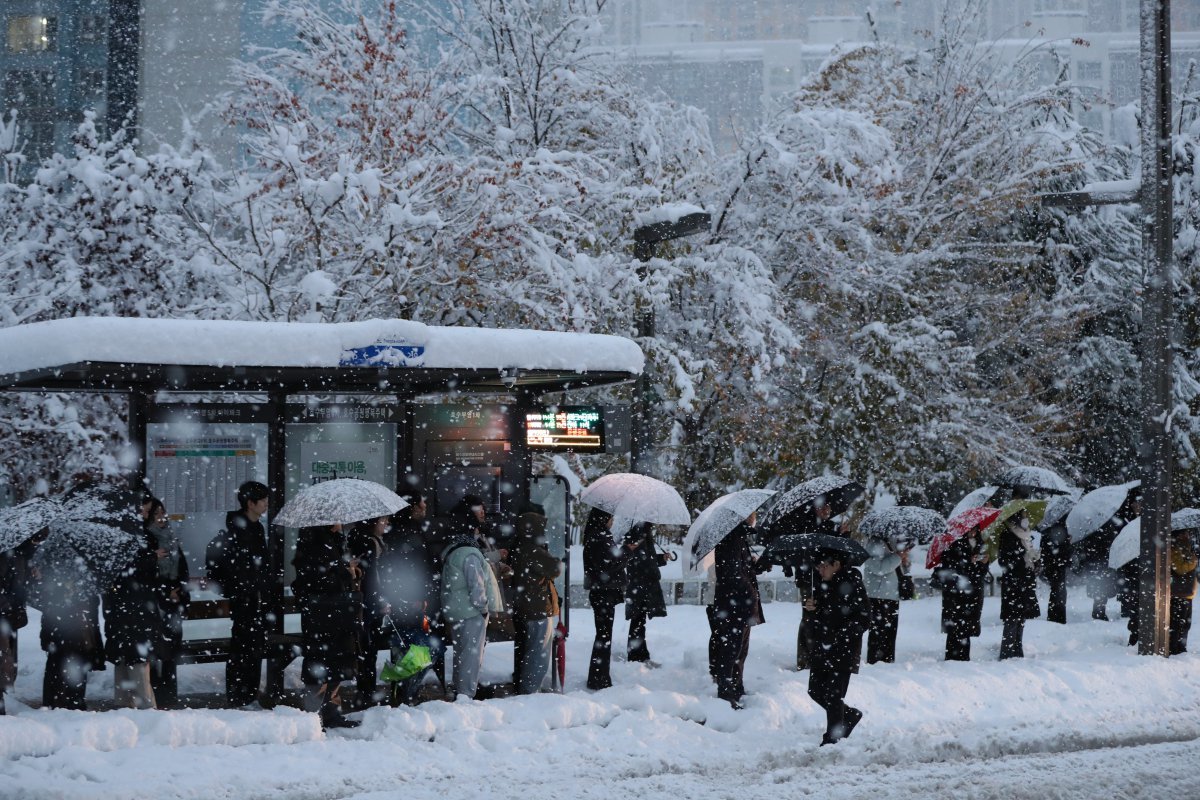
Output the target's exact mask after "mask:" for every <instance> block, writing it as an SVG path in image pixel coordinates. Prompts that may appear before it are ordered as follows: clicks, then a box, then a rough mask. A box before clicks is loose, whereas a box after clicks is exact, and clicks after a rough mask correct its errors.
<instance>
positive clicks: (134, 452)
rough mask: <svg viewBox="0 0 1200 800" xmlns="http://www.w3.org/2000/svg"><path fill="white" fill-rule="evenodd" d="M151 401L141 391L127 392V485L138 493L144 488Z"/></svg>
mask: <svg viewBox="0 0 1200 800" xmlns="http://www.w3.org/2000/svg"><path fill="white" fill-rule="evenodd" d="M153 402H154V401H153V400H152V399H151V397H150V395H148V394H146V393H145V392H143V391H140V390H138V389H134V390H133V391H131V392H129V413H128V416H127V418H126V420H125V423H126V426H127V430H128V434H127V435H128V438H129V454H130V463H129V486H130V488H131V489H133V490H134V491H135V492H138V493H139V494H140V493H141V492H143V491H144V490H145V489H146V425H147V424H148V423H149V421H150V407H151V406H152V405H153Z"/></svg>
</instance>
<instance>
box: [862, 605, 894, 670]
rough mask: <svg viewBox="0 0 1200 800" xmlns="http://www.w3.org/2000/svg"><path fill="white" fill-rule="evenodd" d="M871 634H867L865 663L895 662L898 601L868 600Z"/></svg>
mask: <svg viewBox="0 0 1200 800" xmlns="http://www.w3.org/2000/svg"><path fill="white" fill-rule="evenodd" d="M868 602H869V603H870V608H871V632H870V633H869V634H867V663H868V664H874V663H876V662H878V661H882V662H884V663H885V664H891V663H893V662H895V660H896V628H897V627H898V626H899V624H900V601H899V600H880V599H878V598H874V597H872V598H870V600H869V601H868Z"/></svg>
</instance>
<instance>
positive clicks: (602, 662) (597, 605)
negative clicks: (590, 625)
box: [587, 600, 617, 689]
mask: <svg viewBox="0 0 1200 800" xmlns="http://www.w3.org/2000/svg"><path fill="white" fill-rule="evenodd" d="M616 607H617V604H616V603H614V602H611V601H607V600H601V601H600V602H596V601H594V600H593V601H592V614H593V615H594V616H595V618H596V640H595V641H594V642H593V643H592V661H591V663H590V664H589V665H588V680H587V686H588V688H589V689H607V688H608V687H610V686H612V677H611V676H610V674H609V662H610V661H611V660H612V629H613V615H614V613H615V610H616Z"/></svg>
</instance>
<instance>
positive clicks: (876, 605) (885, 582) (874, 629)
mask: <svg viewBox="0 0 1200 800" xmlns="http://www.w3.org/2000/svg"><path fill="white" fill-rule="evenodd" d="M866 547H867V552H868V553H870V554H871V557H870V558H868V559H867V560H866V561H864V562H863V565H862V572H863V583H864V584H865V585H866V587H867V598H868V600H869V602H870V607H871V630H870V633H868V634H867V663H868V664H874V663H876V662H878V661H883V662H885V663H888V664H891V663H893V662H895V660H896V628H897V626H898V625H899V623H900V580H899V575H898V574H897V570H898V569H900V568H901V567H902V566H904V565H905V564H906V563H907V558H908V551H907V550H905V551H901V552H900V553H896V552H895V551H893V550H892V548H891V546H890V544H889V543H888V542H885V541H883V540H881V539H868V540H867V543H866Z"/></svg>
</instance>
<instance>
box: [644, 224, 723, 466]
mask: <svg viewBox="0 0 1200 800" xmlns="http://www.w3.org/2000/svg"><path fill="white" fill-rule="evenodd" d="M711 226H712V216H711V215H709V214H708V213H707V212H705V211H696V212H693V213H690V214H684V215H683V216H680V217H679V218H678V219H673V220H664V221H662V222H654V223H651V224H649V225H642V226H641V227H639V228H636V229H635V230H634V231H633V255H634V257H635V258H636V259H637V260H638V262H639V263H638V278H639V279H641V280H642V281H643V282H644V281H645V280H646V278H647V277H648V276H649V274H650V268H649V266H648V264H649V262H650V259H652V258H654V252H655V251H656V250H657V249H658V244H659V243H660V242H667V241H670V240H672V239H680V238H682V237H684V236H693V235H695V234H697V233H705V232H707V231H708V230H709V229H710V227H711ZM637 336H638V338H639V339H640V340H642V341H646V340H648V339H650V338H652V337H653V336H654V304H653V303H651V302H649V301H648V300H644V301H643V302H642V303H641V305H640V307H639V308H638V314H637ZM636 391H637V398H636V401H635V403H634V411H633V436H632V437H631V441H630V443H629V460H630V467H629V468H630V471H631V472H639V473H642V474H645V473H646V469H647V467H648V464H649V461H650V458H649V455H650V450H651V446H650V440H651V433H650V418H651V409H650V376H649V374H648V369H646V368H643V369H642V374H641V377H639V378H638V382H637V390H636Z"/></svg>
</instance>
